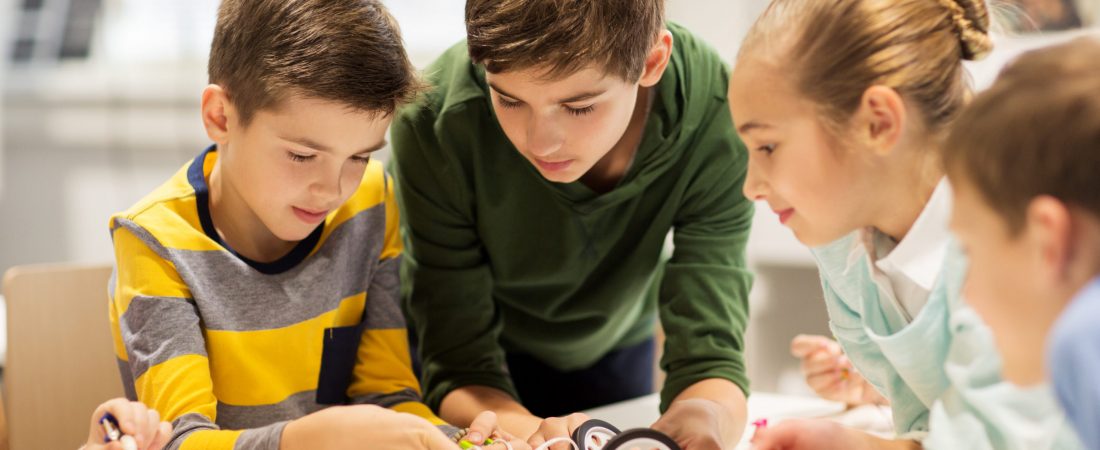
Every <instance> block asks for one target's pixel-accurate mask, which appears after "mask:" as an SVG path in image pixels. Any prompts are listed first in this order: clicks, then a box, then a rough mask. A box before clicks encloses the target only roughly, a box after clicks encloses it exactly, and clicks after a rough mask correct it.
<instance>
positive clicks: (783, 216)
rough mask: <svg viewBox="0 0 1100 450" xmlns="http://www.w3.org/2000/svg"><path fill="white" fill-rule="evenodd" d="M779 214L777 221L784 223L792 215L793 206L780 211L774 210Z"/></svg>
mask: <svg viewBox="0 0 1100 450" xmlns="http://www.w3.org/2000/svg"><path fill="white" fill-rule="evenodd" d="M775 213H776V214H779V223H781V224H784V225H786V224H787V221H788V220H791V216H792V215H794V208H787V209H784V210H781V211H775Z"/></svg>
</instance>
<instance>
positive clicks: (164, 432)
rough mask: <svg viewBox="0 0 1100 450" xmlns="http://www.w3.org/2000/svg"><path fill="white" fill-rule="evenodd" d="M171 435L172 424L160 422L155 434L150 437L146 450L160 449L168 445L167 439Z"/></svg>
mask: <svg viewBox="0 0 1100 450" xmlns="http://www.w3.org/2000/svg"><path fill="white" fill-rule="evenodd" d="M171 437H172V424H170V423H168V422H161V423H160V424H159V425H158V426H157V430H156V434H154V435H153V437H152V438H151V439H150V442H149V446H148V447H146V448H145V449H146V450H161V449H163V448H164V447H165V446H167V445H168V439H170V438H171Z"/></svg>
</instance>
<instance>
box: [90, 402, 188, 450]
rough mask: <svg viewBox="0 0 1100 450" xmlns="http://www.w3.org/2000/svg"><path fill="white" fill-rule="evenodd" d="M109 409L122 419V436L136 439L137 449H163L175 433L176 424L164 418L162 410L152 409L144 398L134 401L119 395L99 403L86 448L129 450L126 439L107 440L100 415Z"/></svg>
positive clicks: (92, 449)
mask: <svg viewBox="0 0 1100 450" xmlns="http://www.w3.org/2000/svg"><path fill="white" fill-rule="evenodd" d="M106 413H111V415H112V416H115V419H118V425H119V428H120V429H121V431H122V433H123V434H125V435H126V436H124V437H123V438H122V439H123V440H125V441H132V442H133V443H134V444H135V445H134V446H133V447H131V448H134V449H137V450H160V449H162V448H164V446H165V445H166V444H168V438H170V437H171V436H172V424H170V423H168V422H161V421H160V414H158V413H157V411H156V410H153V409H149V408H148V407H146V406H145V405H144V404H142V403H141V402H131V401H128V400H126V399H124V398H116V399H113V400H109V401H107V402H105V403H103V404H102V405H99V407H98V408H96V409H95V412H94V413H92V425H91V428H89V429H88V442H87V443H86V444H85V445H84V448H85V449H86V450H125V449H127V447H126V446H123V442H122V441H118V442H110V443H106V442H104V438H105V437H106V433H105V432H104V431H103V426H102V425H100V424H99V419H101V418H103V415H104V414H106Z"/></svg>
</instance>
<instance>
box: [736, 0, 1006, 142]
mask: <svg viewBox="0 0 1100 450" xmlns="http://www.w3.org/2000/svg"><path fill="white" fill-rule="evenodd" d="M989 24H990V18H989V11H988V8H987V6H986V4H985V2H984V1H983V0H828V1H823V0H774V1H772V3H771V4H770V5H769V6H768V8H767V10H765V11H764V13H763V15H761V16H760V18H759V19H757V21H756V23H754V24H753V26H752V28H751V29H750V30H749V33H748V35H747V36H746V38H745V40H744V42H743V44H742V47H741V53H740V55H739V57H738V58H739V59H741V60H743V59H745V57H746V55H753V56H762V57H765V58H769V59H770V60H772V61H774V62H776V63H778V64H780V65H782V66H783V67H784V68H787V69H789V70H788V73H789V74H791V75H790V76H792V77H793V78H792V81H793V82H794V86H795V87H796V88H797V89H798V90H799V91H800V92H801V93H802V94H803V95H805V96H806V97H808V98H809V99H811V100H812V101H814V103H816V104H817V105H818V106H819V107H820V108H821V113H822V115H823V117H825V118H826V119H827V121H826V122H827V124H828V125H832V126H833V128H834V130H835V129H839V128H840V127H842V126H843V125H844V124H845V123H847V121H848V119H849V118H851V116H852V114H853V113H854V112H855V111H856V109H857V108H858V107H859V104H860V102H861V100H862V97H863V93H864V92H865V91H866V90H867V88H869V87H871V86H874V85H883V86H887V87H890V88H892V89H894V90H895V91H897V92H898V93H899V94H900V95H901V96H902V98H904V99H905V100H906V102H907V103H909V104H912V105H915V106H916V107H917V108H918V109H919V111H920V112H921V114H922V116H923V117H922V118H923V119H924V120H923V122H924V125H925V126H926V127H927V129H928V130H929V131H930V132H932V133H934V134H936V135H937V136H938V135H942V134H943V132H944V131H945V129H946V125H947V124H949V123H950V122H951V121H952V120H953V119H954V118H955V116H956V115H958V113H959V110H960V109H961V108H962V106H963V105H964V104H965V103H966V101H967V99H968V98H969V96H970V86H969V79H968V77H967V74H966V71H965V69H964V68H963V66H962V61H963V60H975V59H979V58H982V57H984V56H985V55H986V54H988V53H989V52H990V50H992V48H993V43H992V41H991V40H990V37H989Z"/></svg>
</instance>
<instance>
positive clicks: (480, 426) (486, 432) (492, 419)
mask: <svg viewBox="0 0 1100 450" xmlns="http://www.w3.org/2000/svg"><path fill="white" fill-rule="evenodd" d="M490 438H491V439H493V440H494V441H496V442H495V443H494V444H491V445H481V444H482V443H483V442H485V440H486V439H490ZM465 440H466V441H468V442H470V443H472V444H474V445H478V446H480V447H481V448H482V449H485V450H495V449H497V448H500V449H504V448H506V446H505V445H503V443H501V440H505V441H508V443H509V444H511V445H512V449H513V450H530V449H531V446H529V445H527V443H526V442H524V441H522V440H520V439H517V438H516V437H515V436H513V435H512V434H510V433H508V432H506V431H504V430H501V429H500V425H499V424H498V423H497V414H496V413H494V412H492V411H483V412H482V413H481V414H478V415H477V417H475V418H474V421H473V423H471V424H470V428H469V433H467V434H466V438H465Z"/></svg>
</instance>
